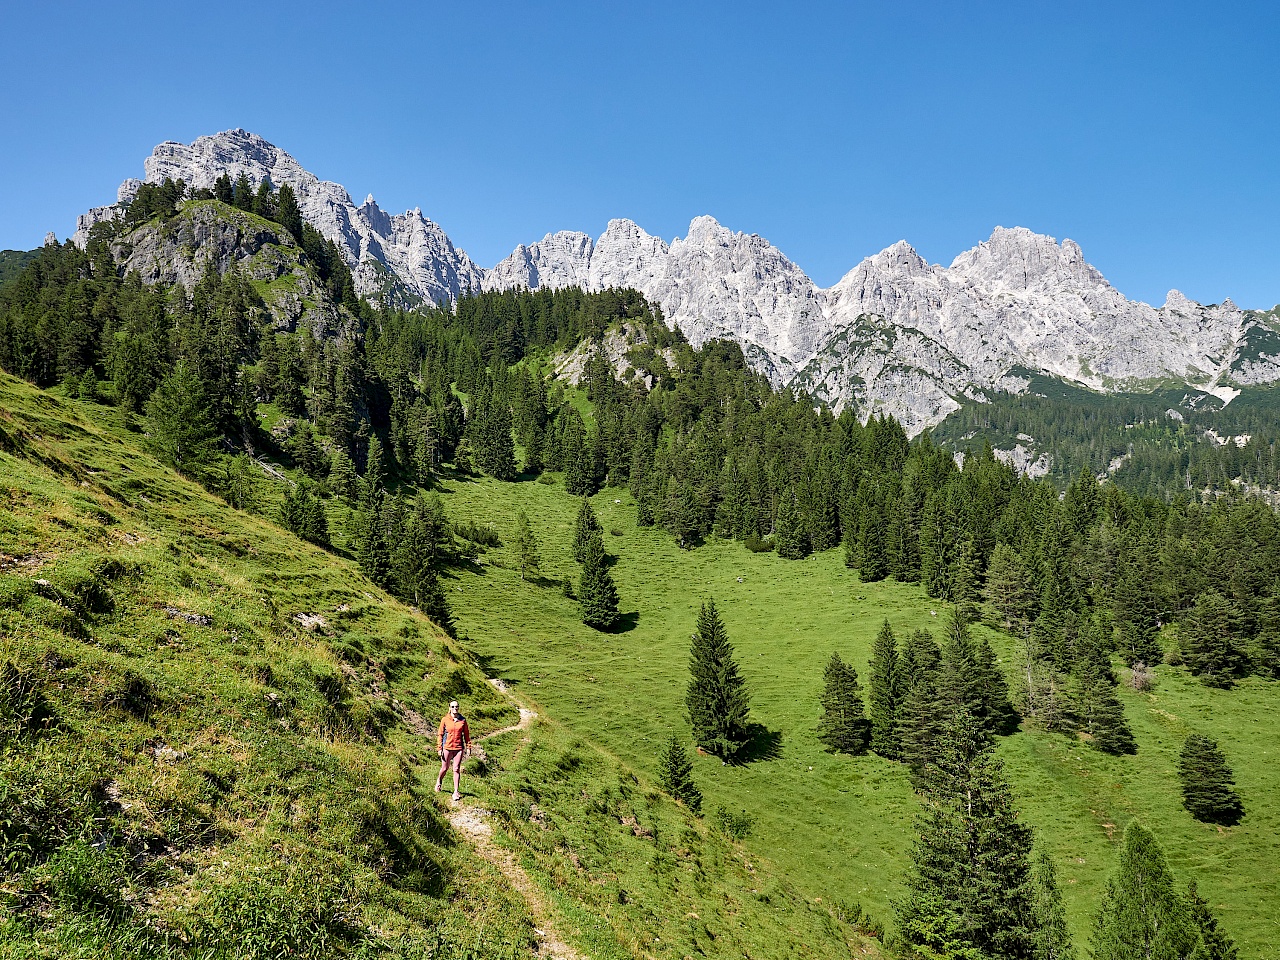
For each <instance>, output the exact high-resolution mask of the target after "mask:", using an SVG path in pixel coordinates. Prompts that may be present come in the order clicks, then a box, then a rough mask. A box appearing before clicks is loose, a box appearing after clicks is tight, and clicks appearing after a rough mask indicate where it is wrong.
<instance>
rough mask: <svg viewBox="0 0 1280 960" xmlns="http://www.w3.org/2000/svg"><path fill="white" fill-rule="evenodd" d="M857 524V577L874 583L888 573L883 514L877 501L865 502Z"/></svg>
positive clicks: (864, 581) (865, 581)
mask: <svg viewBox="0 0 1280 960" xmlns="http://www.w3.org/2000/svg"><path fill="white" fill-rule="evenodd" d="M859 526H860V529H859V532H858V577H859V578H860V579H861V580H862V582H863V583H875V582H877V581H879V580H883V579H884V578H885V577H887V576H888V575H889V555H888V551H887V549H886V544H885V532H886V531H885V522H884V515H883V514H882V513H881V512H880V505H879V504H878V503H868V504H867V509H866V510H864V511H863V513H862V520H861V523H860V525H859Z"/></svg>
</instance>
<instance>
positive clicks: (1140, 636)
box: [1115, 547, 1164, 666]
mask: <svg viewBox="0 0 1280 960" xmlns="http://www.w3.org/2000/svg"><path fill="white" fill-rule="evenodd" d="M1144 556H1145V554H1144V552H1143V551H1142V550H1140V549H1137V548H1132V547H1131V548H1130V549H1128V550H1126V551H1124V552H1123V553H1122V566H1121V570H1122V573H1121V575H1120V579H1119V582H1118V583H1117V584H1116V596H1115V615H1116V622H1117V624H1118V625H1119V627H1120V653H1121V655H1122V656H1123V657H1124V659H1125V662H1126V663H1127V664H1128V665H1129V666H1133V664H1135V663H1139V662H1141V663H1159V662H1160V661H1161V660H1162V659H1163V658H1164V653H1163V651H1162V650H1161V649H1160V641H1159V639H1158V637H1157V634H1158V633H1159V629H1160V627H1159V610H1160V602H1159V597H1158V596H1157V595H1156V589H1155V583H1156V579H1155V577H1154V576H1153V575H1152V570H1151V569H1150V566H1149V565H1148V564H1146V563H1144V562H1142V560H1143V558H1144Z"/></svg>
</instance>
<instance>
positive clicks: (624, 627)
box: [609, 610, 640, 633]
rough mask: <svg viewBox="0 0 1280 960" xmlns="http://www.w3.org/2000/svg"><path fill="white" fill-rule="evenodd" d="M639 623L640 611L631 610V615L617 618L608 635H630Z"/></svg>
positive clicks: (626, 614)
mask: <svg viewBox="0 0 1280 960" xmlns="http://www.w3.org/2000/svg"><path fill="white" fill-rule="evenodd" d="M639 622H640V611H639V610H633V611H632V612H631V613H624V614H622V615H621V616H620V617H618V622H617V623H615V624H614V625H613V627H612V628H611V629H610V630H609V633H630V632H631V631H632V630H634V629H635V628H636V625H637V624H638V623H639Z"/></svg>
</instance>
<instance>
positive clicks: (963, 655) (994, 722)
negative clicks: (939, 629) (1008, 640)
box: [938, 608, 1018, 735]
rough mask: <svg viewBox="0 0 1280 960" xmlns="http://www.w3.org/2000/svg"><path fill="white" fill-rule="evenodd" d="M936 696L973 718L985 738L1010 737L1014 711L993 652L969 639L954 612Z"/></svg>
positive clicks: (984, 643) (985, 644) (984, 642)
mask: <svg viewBox="0 0 1280 960" xmlns="http://www.w3.org/2000/svg"><path fill="white" fill-rule="evenodd" d="M938 693H939V694H940V695H941V696H942V698H943V700H944V701H945V702H946V703H947V705H948V707H949V708H950V709H951V710H953V711H958V710H965V711H967V712H968V713H970V714H971V715H972V716H973V717H975V718H976V719H977V720H978V722H979V724H980V725H981V726H982V729H983V730H984V731H985V732H986V733H987V734H991V735H994V734H1006V733H1011V732H1012V731H1013V729H1014V728H1015V727H1016V726H1017V723H1018V715H1017V711H1015V710H1014V709H1013V704H1012V703H1010V701H1009V685H1008V682H1007V681H1006V680H1005V678H1004V674H1003V673H1001V672H1000V668H999V665H998V664H997V662H996V656H995V652H994V651H993V650H992V649H991V644H990V643H989V642H988V641H987V640H986V638H985V637H984V638H982V639H981V640H978V641H975V640H974V639H973V637H972V635H971V634H970V633H969V627H968V625H967V624H966V623H965V618H964V615H963V614H962V613H961V611H960V610H959V609H958V608H953V609H952V610H951V613H950V614H949V615H948V617H947V628H946V636H945V639H944V641H943V644H942V663H941V667H940V670H939V674H938Z"/></svg>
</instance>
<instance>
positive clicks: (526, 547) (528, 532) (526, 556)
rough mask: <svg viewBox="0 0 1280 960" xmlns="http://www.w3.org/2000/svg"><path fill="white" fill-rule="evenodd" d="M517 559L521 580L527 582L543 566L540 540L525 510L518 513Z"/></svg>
mask: <svg viewBox="0 0 1280 960" xmlns="http://www.w3.org/2000/svg"><path fill="white" fill-rule="evenodd" d="M515 546H516V558H517V562H518V563H519V564H520V579H521V580H527V579H528V578H529V577H530V576H532V575H533V574H535V573H537V572H538V569H539V568H540V567H541V566H542V554H541V552H540V551H539V549H538V538H537V537H535V536H534V535H533V528H532V527H530V526H529V517H528V516H527V515H526V514H525V512H524V511H523V510H521V511H519V512H517V513H516V543H515Z"/></svg>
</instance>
